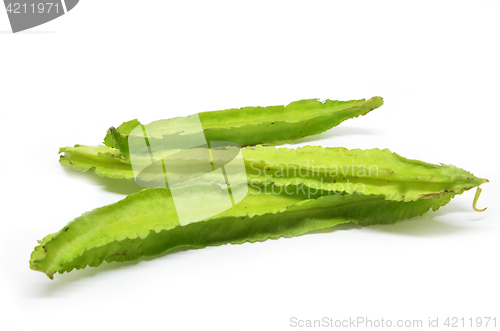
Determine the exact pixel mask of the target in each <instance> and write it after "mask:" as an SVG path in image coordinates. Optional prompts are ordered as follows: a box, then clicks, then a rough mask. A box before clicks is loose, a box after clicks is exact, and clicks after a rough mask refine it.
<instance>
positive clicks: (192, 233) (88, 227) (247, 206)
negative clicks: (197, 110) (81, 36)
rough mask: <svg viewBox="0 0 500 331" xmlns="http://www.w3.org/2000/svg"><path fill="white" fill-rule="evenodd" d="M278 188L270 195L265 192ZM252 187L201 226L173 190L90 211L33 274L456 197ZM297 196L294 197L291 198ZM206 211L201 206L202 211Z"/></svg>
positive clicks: (363, 221)
mask: <svg viewBox="0 0 500 331" xmlns="http://www.w3.org/2000/svg"><path fill="white" fill-rule="evenodd" d="M214 185H217V184H208V185H193V186H187V187H185V188H182V189H183V190H185V191H184V194H185V195H186V196H188V197H190V198H192V199H196V197H200V195H201V194H217V193H214V192H216V191H214V190H213V188H214ZM269 187H271V189H270V190H269V189H266V188H269ZM272 188H279V187H275V186H264V187H256V186H250V187H249V194H248V195H247V196H246V198H244V199H243V200H242V201H241V202H240V203H239V204H237V205H236V206H233V207H232V208H230V209H228V210H226V211H224V212H222V213H220V214H218V215H215V216H212V217H208V218H206V219H203V220H202V221H199V222H195V223H191V224H188V225H184V226H181V225H180V223H179V219H178V217H177V214H176V209H175V205H174V201H173V198H172V194H171V190H170V189H164V188H157V189H145V190H142V191H140V192H138V193H135V194H132V195H130V196H128V197H126V198H125V199H123V200H121V201H119V202H117V203H114V204H111V205H108V206H105V207H102V208H98V209H95V210H92V211H91V212H87V213H85V214H83V215H82V216H80V217H78V218H76V219H75V220H73V221H72V222H70V223H69V224H67V225H66V226H65V227H64V228H62V229H61V230H60V231H59V232H57V233H55V234H51V235H48V236H46V237H45V238H44V239H43V240H41V241H39V246H37V247H35V250H34V251H33V253H32V254H31V259H30V268H31V269H33V270H38V271H42V272H44V273H45V274H46V275H47V276H48V277H50V278H51V279H52V278H53V275H54V274H55V273H56V272H59V273H64V272H69V271H71V270H73V269H81V268H85V267H86V266H91V267H96V266H99V265H100V264H101V263H102V262H103V261H107V262H112V261H118V262H123V261H129V260H137V259H140V258H141V257H142V256H155V255H158V254H161V253H163V252H165V251H168V250H170V249H172V248H175V247H206V246H217V245H223V244H227V243H232V244H240V243H244V242H256V241H263V240H266V239H269V238H279V237H292V236H297V235H300V234H304V233H307V232H310V231H312V230H315V229H321V228H326V227H331V226H334V225H337V224H341V223H348V222H353V223H357V224H360V225H372V224H390V223H394V222H396V221H398V220H402V219H406V218H410V217H414V216H419V215H423V214H424V213H426V212H427V211H428V210H429V209H430V208H432V209H433V210H437V209H438V208H439V207H441V206H443V205H445V204H447V203H448V202H449V201H450V200H451V199H452V198H453V196H454V193H446V194H443V195H439V196H434V197H432V198H429V199H421V200H418V201H412V202H396V201H388V200H386V199H385V198H384V196H375V195H360V194H348V195H346V194H342V195H337V194H326V195H325V192H322V193H320V192H316V193H315V194H314V195H313V196H310V195H309V196H308V195H307V194H306V193H305V192H304V193H303V192H301V190H300V189H295V190H292V189H291V188H290V187H289V190H288V191H285V190H279V189H278V190H273V189H272ZM292 191H293V193H291V194H290V192H292ZM200 210H202V208H200Z"/></svg>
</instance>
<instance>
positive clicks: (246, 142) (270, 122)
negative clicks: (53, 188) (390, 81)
mask: <svg viewBox="0 0 500 331" xmlns="http://www.w3.org/2000/svg"><path fill="white" fill-rule="evenodd" d="M383 103H384V101H383V99H382V98H381V97H373V98H371V99H369V100H365V99H361V100H351V101H336V100H326V101H324V102H320V101H318V99H308V100H300V101H295V102H292V103H290V104H288V105H287V106H269V107H243V108H239V109H237V108H234V109H226V110H219V111H210V112H202V113H199V114H198V115H199V118H200V122H201V125H202V127H203V130H204V133H205V138H206V140H207V141H231V142H234V143H237V144H238V145H239V146H253V145H257V144H261V145H280V144H283V143H290V142H293V141H295V140H297V139H300V138H303V137H306V136H310V135H315V134H319V133H322V132H325V131H327V130H329V129H331V128H333V127H334V126H337V125H339V124H340V123H341V122H343V121H345V120H347V119H349V118H353V117H358V116H360V115H366V114H367V113H368V112H370V111H371V110H373V109H375V108H378V107H380V106H382V105H383ZM166 122H168V125H169V127H170V128H177V129H174V130H173V131H175V132H177V133H178V134H179V135H180V136H182V139H189V136H190V135H193V134H197V133H198V131H197V128H196V127H192V126H190V125H191V122H190V121H186V118H185V117H176V118H172V119H168V120H160V121H156V122H152V123H150V124H147V125H145V129H146V131H147V132H148V134H151V135H153V136H162V135H163V134H164V132H163V131H164V129H165V126H166V124H165V123H166ZM186 122H188V124H186ZM140 124H141V123H139V121H137V120H132V121H129V122H125V123H123V124H122V125H120V126H119V127H118V128H116V129H115V128H114V127H111V128H110V129H109V130H108V132H107V134H106V137H105V138H104V144H105V145H106V146H108V147H113V148H116V149H118V150H119V151H121V152H122V153H123V154H125V155H128V152H129V151H128V138H129V134H130V133H131V131H132V130H133V129H134V128H135V127H136V126H138V125H140ZM150 139H151V138H150Z"/></svg>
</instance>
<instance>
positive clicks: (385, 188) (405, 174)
mask: <svg viewBox="0 0 500 331" xmlns="http://www.w3.org/2000/svg"><path fill="white" fill-rule="evenodd" d="M61 152H64V153H65V155H64V156H63V157H61V159H60V162H61V164H62V165H64V166H71V167H73V168H74V169H77V170H80V171H87V170H88V169H91V168H94V169H95V172H96V173H97V174H98V175H100V176H106V177H111V178H127V179H132V178H134V174H133V172H132V168H131V165H130V160H129V159H128V158H126V157H125V158H120V156H119V154H113V153H117V151H116V150H114V149H111V148H108V147H105V146H98V147H89V146H77V147H67V148H63V149H61ZM242 155H243V158H244V162H245V166H246V174H245V175H246V179H247V181H248V183H249V184H256V185H269V184H274V185H278V186H287V185H297V186H299V185H304V186H307V187H309V188H312V189H319V190H326V191H338V192H346V193H355V192H358V193H363V194H373V195H383V196H384V197H385V199H387V200H394V201H415V200H418V199H427V198H432V197H434V196H436V195H443V194H445V193H449V192H453V193H455V194H461V193H463V192H464V191H465V190H469V189H471V188H474V187H477V186H479V185H481V184H483V183H486V182H488V180H486V179H483V178H478V177H476V176H474V175H473V174H471V173H470V172H468V171H466V170H463V169H460V168H457V167H456V166H454V165H445V164H441V165H436V164H431V163H426V162H422V161H419V160H412V159H407V158H405V157H402V156H400V155H398V154H396V153H393V152H391V151H389V150H388V149H384V150H380V149H377V148H375V149H368V150H361V149H351V150H350V149H347V148H343V147H319V146H305V147H299V148H297V149H289V148H276V147H273V146H268V147H263V146H256V147H247V148H244V149H242ZM113 156H114V157H113ZM187 161H188V162H187ZM187 161H186V164H185V165H182V166H179V167H178V169H179V173H178V177H179V178H180V177H183V176H186V174H187V173H188V172H189V166H188V164H193V163H195V162H196V161H197V160H196V159H189V160H187ZM142 178H143V179H144V180H146V181H147V180H150V181H155V180H159V181H162V180H163V173H160V174H157V173H154V172H151V173H145V175H144V176H143V177H142ZM204 179H205V180H206V181H210V175H206V176H204ZM174 180H175V178H174Z"/></svg>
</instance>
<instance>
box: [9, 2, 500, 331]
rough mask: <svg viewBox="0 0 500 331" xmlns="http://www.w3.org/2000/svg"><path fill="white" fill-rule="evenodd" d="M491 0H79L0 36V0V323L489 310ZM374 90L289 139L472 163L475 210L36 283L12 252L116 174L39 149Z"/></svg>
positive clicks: (492, 279)
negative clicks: (365, 101) (368, 107)
mask: <svg viewBox="0 0 500 331" xmlns="http://www.w3.org/2000/svg"><path fill="white" fill-rule="evenodd" d="M499 17H500V1H479V0H475V1H457V0H455V1H422V0H420V1H345V2H344V1H303V2H296V1H255V0H253V1H155V0H152V1H128V0H127V1H125V0H121V1H118V0H106V1H97V0H82V1H81V2H80V3H79V4H78V5H77V6H76V7H75V8H74V9H73V10H72V11H71V12H69V13H68V14H67V15H64V16H63V17H61V18H59V19H56V20H54V21H52V22H49V23H47V24H45V25H42V26H39V27H36V28H33V29H31V30H28V31H26V32H24V33H19V34H12V33H11V32H10V31H9V30H10V26H9V22H8V19H7V14H6V13H5V12H4V11H3V10H0V31H1V32H0V65H1V70H0V114H1V115H0V119H1V124H2V129H1V138H2V147H1V150H0V158H1V162H0V166H1V172H0V175H1V188H2V190H1V193H0V194H1V200H0V203H1V211H0V217H1V231H2V232H1V239H0V257H1V260H0V261H1V269H0V293H1V294H0V298H1V299H0V300H1V307H0V330H34V329H38V330H48V329H49V328H53V329H71V330H87V329H92V330H117V329H120V330H295V329H299V328H293V327H291V326H290V318H291V317H297V318H298V319H302V320H307V319H320V318H323V317H329V318H334V319H348V318H350V317H351V318H356V317H367V318H371V319H373V320H376V319H377V320H380V319H381V318H384V319H385V320H387V319H392V320H394V321H396V320H399V319H401V320H404V319H423V320H424V325H426V323H427V321H428V318H429V317H432V318H436V317H439V321H440V323H442V322H444V319H445V318H446V317H458V318H461V317H465V318H466V319H467V318H469V317H478V316H484V317H496V318H497V328H499V327H500V315H499V312H500V309H499V308H500V303H499V294H500V291H499V282H498V280H499V279H500V272H499V266H498V252H499V248H500V240H499V234H500V220H499V219H498V218H499V217H498V216H499V212H498V208H497V207H498V201H499V198H500V196H499V193H498V192H499V191H500V187H499V186H498V183H499V181H500V178H499V169H498V158H497V153H498V141H499V139H498V131H499V130H498V112H499V111H500V106H499V104H500V103H499V101H498V96H499V91H500V89H499V88H500V79H499V77H500V61H499V59H500V50H499V40H500V38H499V32H500V20H499ZM375 95H380V96H382V97H384V99H385V105H384V106H383V107H382V108H380V109H378V110H375V111H373V112H371V113H370V114H368V115H367V116H365V117H361V118H357V119H352V120H349V121H346V122H344V123H342V124H341V125H340V126H338V127H337V128H334V129H332V130H330V131H328V132H326V133H324V134H321V135H319V136H316V137H312V138H306V139H303V140H302V141H301V142H299V143H297V144H294V145H293V147H296V146H299V145H305V144H311V145H321V146H344V147H348V148H374V147H378V148H390V149H391V150H393V151H395V152H397V153H399V154H401V155H403V156H406V157H409V158H416V159H420V160H423V161H427V162H434V163H439V162H443V163H447V164H449V163H451V164H454V165H456V166H458V167H461V168H464V169H467V170H469V171H471V172H473V173H474V174H475V175H477V176H479V177H483V178H488V179H489V180H490V183H488V184H485V185H483V194H482V196H481V198H480V200H479V202H478V207H480V208H482V207H485V206H487V207H488V210H487V211H486V212H484V213H477V212H474V211H473V210H472V200H473V197H474V191H468V192H466V193H464V194H463V195H461V196H457V197H456V198H455V199H454V200H453V201H452V202H451V203H450V204H449V205H447V206H446V207H444V208H442V209H441V210H439V211H438V212H429V213H428V214H427V215H425V216H423V217H418V218H415V219H412V220H408V221H403V222H401V223H398V224H396V225H394V226H372V227H366V228H360V227H355V226H342V227H338V229H336V230H332V231H326V232H323V233H314V234H308V235H304V236H300V237H297V238H291V239H279V240H270V241H266V242H262V243H255V244H243V245H226V246H221V247H215V248H213V247H209V248H205V249H197V250H185V251H181V252H177V253H173V254H167V255H165V256H162V257H159V258H156V259H150V260H149V261H145V260H143V261H140V262H131V263H123V264H119V263H112V264H107V263H105V264H104V265H102V266H100V267H99V268H87V269H85V270H80V271H72V272H71V273H69V274H64V275H59V274H56V275H55V279H54V280H53V281H51V280H49V279H48V278H47V277H46V276H45V275H43V274H41V273H38V272H34V271H31V270H30V269H29V265H28V261H29V256H30V254H31V252H32V250H33V247H34V246H36V245H37V242H36V240H37V239H42V238H43V237H44V236H45V235H47V234H49V233H53V232H56V231H58V230H59V229H60V228H62V227H63V226H64V225H65V224H66V223H67V222H69V221H71V220H72V219H73V218H75V217H77V216H79V215H80V214H82V213H83V212H85V211H88V210H91V209H93V208H97V207H100V206H104V205H106V204H109V203H112V202H115V201H118V200H120V199H122V198H123V197H124V196H125V195H126V194H128V193H131V192H132V191H133V190H134V189H135V188H134V186H133V185H134V184H123V183H122V182H117V181H113V180H105V179H99V178H97V176H95V175H93V174H91V173H89V174H80V173H77V172H76V171H73V170H72V169H66V168H63V167H61V166H60V165H59V163H58V159H59V156H58V148H59V147H62V146H72V145H74V144H77V143H78V144H88V145H96V144H99V143H100V142H101V141H102V138H103V136H104V134H105V132H106V130H107V128H108V127H109V126H111V125H114V126H117V125H119V124H121V123H122V122H123V121H126V120H130V119H133V118H138V119H139V120H140V121H141V122H143V123H148V122H150V121H153V120H157V119H162V118H169V117H173V116H183V115H188V114H192V113H196V112H199V111H208V110H218V109H225V108H232V107H242V106H256V105H261V106H267V105H277V104H287V103H289V102H291V101H294V100H299V99H305V98H320V99H327V98H328V99H338V100H349V99H361V98H370V97H372V96H375ZM495 314H496V315H495ZM309 329H311V328H309ZM361 329H363V328H359V330H361ZM378 329H381V328H378ZM408 329H409V328H408ZM473 329H477V328H472V329H470V330H473Z"/></svg>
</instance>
